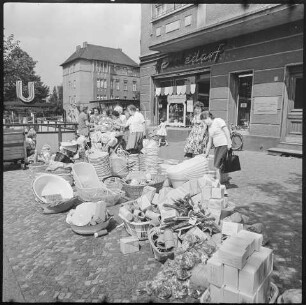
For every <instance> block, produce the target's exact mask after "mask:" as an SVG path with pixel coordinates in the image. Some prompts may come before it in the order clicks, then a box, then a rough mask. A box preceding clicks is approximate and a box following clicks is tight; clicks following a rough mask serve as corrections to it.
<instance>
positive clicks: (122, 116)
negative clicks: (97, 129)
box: [114, 105, 127, 124]
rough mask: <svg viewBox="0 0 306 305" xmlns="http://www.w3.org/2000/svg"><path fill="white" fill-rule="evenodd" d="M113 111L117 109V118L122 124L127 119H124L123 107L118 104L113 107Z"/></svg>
mask: <svg viewBox="0 0 306 305" xmlns="http://www.w3.org/2000/svg"><path fill="white" fill-rule="evenodd" d="M114 110H115V111H118V112H119V118H120V120H121V122H122V123H123V124H125V123H126V121H127V119H126V116H125V115H124V114H123V108H122V107H121V106H119V105H117V106H116V107H115V108H114Z"/></svg>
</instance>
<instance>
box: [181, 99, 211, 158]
mask: <svg viewBox="0 0 306 305" xmlns="http://www.w3.org/2000/svg"><path fill="white" fill-rule="evenodd" d="M203 108H204V104H203V103H202V102H196V103H195V104H194V117H193V119H192V120H191V123H192V129H191V131H190V133H189V136H188V138H187V140H186V144H185V147H184V152H185V156H184V157H185V158H192V157H194V155H199V154H203V153H204V151H205V147H206V142H207V126H206V124H205V123H204V122H203V121H202V120H201V119H200V114H201V112H202V111H203Z"/></svg>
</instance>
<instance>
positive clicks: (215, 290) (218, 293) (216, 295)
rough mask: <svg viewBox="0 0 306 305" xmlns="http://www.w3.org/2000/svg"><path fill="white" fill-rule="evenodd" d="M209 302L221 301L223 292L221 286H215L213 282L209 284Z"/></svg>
mask: <svg viewBox="0 0 306 305" xmlns="http://www.w3.org/2000/svg"><path fill="white" fill-rule="evenodd" d="M209 290H210V298H211V303H222V302H223V293H222V288H220V287H217V286H215V285H213V284H210V285H209Z"/></svg>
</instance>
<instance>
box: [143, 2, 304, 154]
mask: <svg viewBox="0 0 306 305" xmlns="http://www.w3.org/2000/svg"><path fill="white" fill-rule="evenodd" d="M141 14H142V16H141V56H140V96H141V105H143V108H145V109H146V110H147V116H148V117H150V118H151V120H152V121H153V122H154V123H155V124H157V123H158V122H159V120H160V118H161V117H164V118H166V119H167V121H168V123H169V126H170V127H169V134H171V135H172V136H173V137H176V135H177V134H180V135H181V137H183V138H184V137H186V136H187V134H188V132H189V130H190V128H188V127H189V126H190V119H191V117H192V112H193V105H194V103H195V102H196V101H201V102H203V103H204V105H205V107H206V108H207V109H209V110H210V111H211V112H212V113H213V114H214V115H215V117H221V118H223V119H224V120H225V121H226V122H227V123H228V124H234V125H237V126H239V127H240V129H241V133H243V134H244V136H245V137H244V138H245V148H246V149H247V148H248V147H250V148H251V149H268V148H272V147H275V146H277V147H281V148H287V149H289V148H290V149H297V150H300V151H301V147H302V104H303V98H302V90H303V89H302V88H303V18H304V7H303V5H302V4H291V5H289V4H245V5H243V4H158V3H154V4H142V8H141Z"/></svg>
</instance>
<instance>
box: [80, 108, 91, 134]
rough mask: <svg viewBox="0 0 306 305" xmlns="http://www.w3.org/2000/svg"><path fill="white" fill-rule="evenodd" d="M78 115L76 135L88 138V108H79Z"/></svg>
mask: <svg viewBox="0 0 306 305" xmlns="http://www.w3.org/2000/svg"><path fill="white" fill-rule="evenodd" d="M79 109H80V113H79V116H78V134H79V136H84V137H86V138H87V137H88V135H89V128H88V127H89V119H88V107H87V106H80V107H79Z"/></svg>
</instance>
